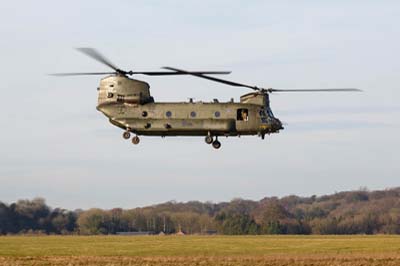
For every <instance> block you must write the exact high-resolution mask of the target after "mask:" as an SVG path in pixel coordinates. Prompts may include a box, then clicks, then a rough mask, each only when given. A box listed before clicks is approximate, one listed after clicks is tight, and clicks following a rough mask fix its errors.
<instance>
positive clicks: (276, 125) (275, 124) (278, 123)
mask: <svg viewBox="0 0 400 266" xmlns="http://www.w3.org/2000/svg"><path fill="white" fill-rule="evenodd" d="M272 128H273V129H274V131H278V130H281V129H284V127H283V126H282V122H281V120H279V119H278V118H274V119H273V121H272Z"/></svg>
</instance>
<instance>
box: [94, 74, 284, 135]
mask: <svg viewBox="0 0 400 266" xmlns="http://www.w3.org/2000/svg"><path fill="white" fill-rule="evenodd" d="M267 96H268V95H264V94H260V93H258V92H255V93H249V94H246V95H243V96H242V97H241V102H240V103H237V102H236V103H235V102H233V101H231V102H223V103H222V102H221V103H220V102H217V101H214V102H193V101H189V102H164V103H163V102H154V99H153V97H151V96H150V91H149V86H148V84H147V83H145V82H142V81H138V80H133V79H128V78H127V77H124V76H110V77H107V78H104V79H102V81H101V82H100V87H99V100H98V106H97V109H98V110H99V111H101V112H102V113H103V114H104V115H106V116H107V117H108V118H109V120H110V122H111V123H112V124H114V125H116V126H118V127H120V128H122V129H124V130H128V131H131V132H134V133H136V134H137V135H149V136H206V135H213V136H238V135H260V136H261V135H262V136H263V135H265V134H269V133H274V132H278V131H279V130H280V129H282V124H281V123H280V121H279V120H278V119H276V118H275V117H274V116H273V114H272V112H271V110H270V107H269V101H268V97H267Z"/></svg>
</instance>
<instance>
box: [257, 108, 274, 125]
mask: <svg viewBox="0 0 400 266" xmlns="http://www.w3.org/2000/svg"><path fill="white" fill-rule="evenodd" d="M259 114H260V118H261V122H262V123H268V120H269V119H271V118H273V117H274V114H273V113H272V111H271V109H270V108H262V109H260V111H259Z"/></svg>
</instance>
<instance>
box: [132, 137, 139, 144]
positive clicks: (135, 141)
mask: <svg viewBox="0 0 400 266" xmlns="http://www.w3.org/2000/svg"><path fill="white" fill-rule="evenodd" d="M139 142H140V139H139V137H138V136H134V137H133V138H132V143H133V144H135V145H137V144H139Z"/></svg>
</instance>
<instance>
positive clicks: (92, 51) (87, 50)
mask: <svg viewBox="0 0 400 266" xmlns="http://www.w3.org/2000/svg"><path fill="white" fill-rule="evenodd" d="M76 50H78V51H80V52H82V53H84V54H85V55H87V56H89V57H91V58H93V59H94V60H96V61H98V62H100V63H103V64H105V65H106V66H108V67H111V68H112V69H114V70H115V71H117V72H121V70H120V69H119V68H117V67H116V66H115V65H114V64H113V63H111V62H110V60H108V59H107V58H105V57H104V56H103V55H102V54H100V53H99V52H98V51H97V50H96V49H93V48H88V47H83V48H76Z"/></svg>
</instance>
